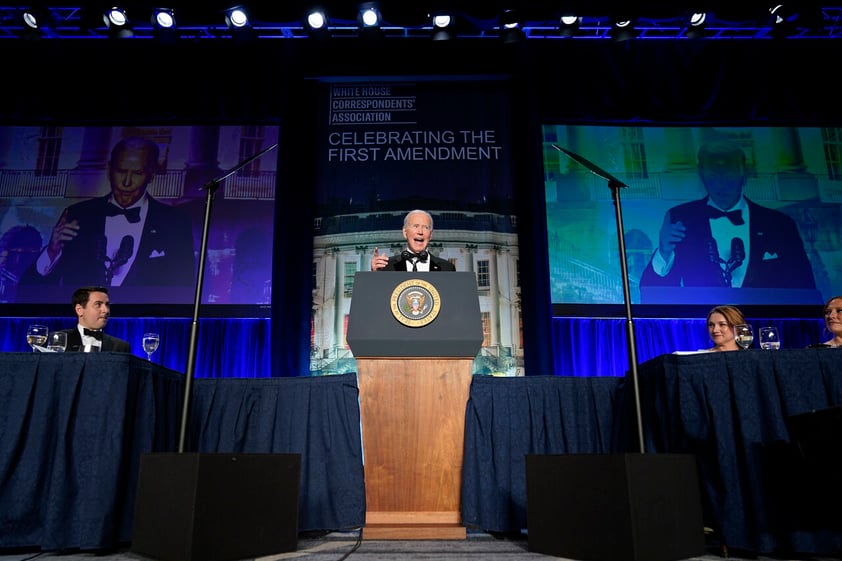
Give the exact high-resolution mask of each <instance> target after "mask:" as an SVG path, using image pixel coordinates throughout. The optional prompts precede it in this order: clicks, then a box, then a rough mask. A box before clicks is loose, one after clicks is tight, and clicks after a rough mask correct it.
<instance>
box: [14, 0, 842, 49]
mask: <svg viewBox="0 0 842 561" xmlns="http://www.w3.org/2000/svg"><path fill="white" fill-rule="evenodd" d="M735 1H736V0H735ZM22 10H23V8H22V7H21V6H2V5H0V39H17V38H19V37H20V36H21V34H22V32H23V31H24V30H23V24H22V23H21V20H20V14H21V12H22ZM49 11H50V16H51V18H50V19H51V20H52V22H53V24H52V29H51V30H50V33H49V34H48V35H46V36H45V37H44V38H45V39H48V40H54V39H107V38H108V37H109V30H108V29H106V28H105V26H104V25H103V26H102V27H91V26H90V25H88V24H86V23H85V22H83V18H82V11H83V8H82V6H81V5H80V6H76V7H72V6H62V7H53V8H49ZM477 21H478V22H479V23H478V24H475V25H473V26H471V27H470V28H466V29H460V31H459V33H458V38H471V39H478V38H479V39H481V38H493V39H499V38H500V35H501V30H500V26H499V23H498V21H497V20H496V19H494V20H490V19H488V20H477ZM521 29H522V32H523V37H524V38H525V39H526V40H536V39H540V40H571V39H573V40H578V39H582V40H611V31H612V29H611V19H610V17H609V16H607V15H606V16H588V15H584V14H583V15H582V18H581V21H580V23H579V27H578V29H576V30H575V32H573V33H570V34H568V33H559V22H558V19H557V18H556V17H554V16H550V15H548V16H547V19H546V20H535V19H532V20H530V21H525V22H524V23H523V26H522V28H521ZM635 30H636V31H637V38H636V39H634V40H643V39H682V38H687V23H686V20H685V19H684V18H683V17H681V16H678V15H677V16H676V17H674V18H647V17H645V16H640V17H639V18H638V20H637V22H636V23H635ZM133 31H134V37H132V39H134V40H136V39H141V40H142V39H155V38H156V37H157V34H158V30H157V29H156V28H155V27H154V26H153V25H152V23H151V22H150V21H148V20H146V21H145V22H141V21H138V22H134V28H133ZM174 31H175V34H176V35H177V37H179V38H185V39H226V38H230V37H231V34H230V32H229V30H228V29H227V26H226V25H225V23H224V21H220V22H219V23H218V24H207V23H203V24H196V23H191V22H189V21H186V22H185V21H179V22H178V26H177V28H176V29H175V30H174ZM253 31H254V38H256V39H302V40H305V39H307V38H309V37H311V31H310V30H309V29H308V28H307V27H306V26H305V25H304V24H303V22H302V21H301V20H300V18H299V19H298V20H297V21H288V22H267V21H260V22H259V23H258V24H254V25H253ZM380 31H381V34H382V37H383V38H418V39H425V40H429V39H430V37H431V35H432V31H433V27H432V23H431V22H429V21H427V22H426V23H424V24H423V25H406V26H402V25H396V24H395V22H391V21H390V20H389V18H388V15H387V14H384V23H383V25H382V26H381V28H380ZM773 31H774V26H773V25H772V24H771V23H770V22H769V21H768V18H767V19H765V20H764V19H761V18H759V17H758V18H757V19H756V20H755V21H749V22H745V21H740V22H724V21H718V20H716V19H715V18H710V19H709V20H708V22H707V25H706V35H705V38H704V40H715V39H773V38H775V36H776V34H775V33H774V32H773ZM330 37H331V38H333V39H343V38H356V37H359V24H358V22H357V21H356V20H335V19H331V27H330ZM788 38H789V39H802V38H803V39H838V38H842V3H840V6H836V7H825V8H822V21H821V22H820V24H819V25H813V26H809V27H799V26H798V25H795V26H794V28H793V29H792V30H791V31H790V32H789V34H788Z"/></svg>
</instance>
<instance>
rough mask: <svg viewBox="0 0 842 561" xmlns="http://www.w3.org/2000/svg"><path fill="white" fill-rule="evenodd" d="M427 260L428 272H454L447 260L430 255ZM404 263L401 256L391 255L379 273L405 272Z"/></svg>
mask: <svg viewBox="0 0 842 561" xmlns="http://www.w3.org/2000/svg"><path fill="white" fill-rule="evenodd" d="M428 259H429V260H430V271H431V272H432V271H455V270H456V267H455V266H454V265H453V263H451V262H450V261H448V260H447V259H442V258H440V257H436V256H434V255H433V254H432V253H430V254H429V257H428ZM406 262H407V260H406V259H404V258H403V257H402V256H401V255H392V256H391V257H389V263H387V264H386V266H385V267H383V268H382V269H380V270H381V271H404V272H406Z"/></svg>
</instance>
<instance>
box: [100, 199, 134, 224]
mask: <svg viewBox="0 0 842 561" xmlns="http://www.w3.org/2000/svg"><path fill="white" fill-rule="evenodd" d="M121 214H122V215H123V216H125V217H126V220H128V221H129V222H131V223H132V224H135V223H137V222H140V207H139V206H136V207H132V208H120V207H118V206H117V205H112V204H109V205H107V207H106V209H105V215H106V216H119V215H121Z"/></svg>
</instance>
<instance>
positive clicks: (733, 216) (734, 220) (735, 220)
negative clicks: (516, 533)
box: [708, 205, 745, 226]
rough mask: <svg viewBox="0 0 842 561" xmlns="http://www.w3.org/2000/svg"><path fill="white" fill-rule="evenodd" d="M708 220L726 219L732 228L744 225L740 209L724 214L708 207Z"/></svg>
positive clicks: (722, 211)
mask: <svg viewBox="0 0 842 561" xmlns="http://www.w3.org/2000/svg"><path fill="white" fill-rule="evenodd" d="M708 218H710V219H714V218H727V219H728V220H730V221H731V224H733V225H734V226H742V225H743V224H744V223H745V221H744V220H743V213H742V211H741V210H740V209H737V210H732V211H730V212H725V211H724V210H719V209H718V208H714V207H712V206H710V205H708Z"/></svg>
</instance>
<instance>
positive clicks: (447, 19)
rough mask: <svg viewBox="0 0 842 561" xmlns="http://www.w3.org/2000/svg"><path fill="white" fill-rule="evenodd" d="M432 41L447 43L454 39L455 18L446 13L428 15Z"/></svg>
mask: <svg viewBox="0 0 842 561" xmlns="http://www.w3.org/2000/svg"><path fill="white" fill-rule="evenodd" d="M430 22H431V23H432V25H433V32H432V38H433V41H448V40H450V39H453V38H454V37H456V18H455V17H454V16H453V14H450V13H448V12H438V13H434V14H430Z"/></svg>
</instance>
